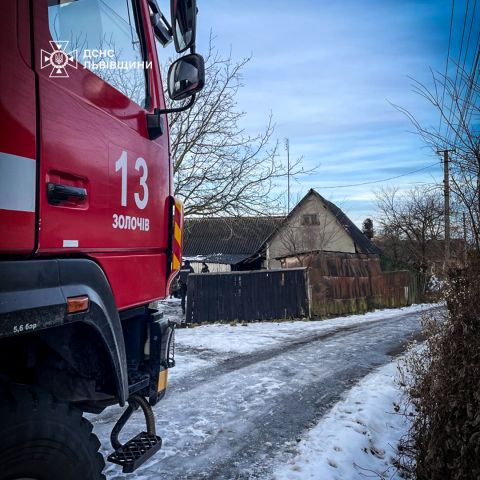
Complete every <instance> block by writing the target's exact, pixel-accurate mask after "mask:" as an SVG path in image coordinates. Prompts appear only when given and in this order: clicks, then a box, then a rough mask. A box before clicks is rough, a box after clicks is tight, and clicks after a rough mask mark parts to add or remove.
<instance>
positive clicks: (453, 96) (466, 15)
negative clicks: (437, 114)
mask: <svg viewBox="0 0 480 480" xmlns="http://www.w3.org/2000/svg"><path fill="white" fill-rule="evenodd" d="M469 7H470V0H467V8H466V11H465V17H464V19H463V28H462V39H461V41H460V52H459V54H458V62H457V68H456V71H455V81H454V82H453V89H452V94H451V97H452V101H451V102H450V111H449V114H448V124H447V129H449V130H450V132H448V130H447V133H448V135H447V138H448V140H450V133H451V130H452V128H451V125H452V115H453V111H454V108H455V107H454V103H455V102H456V101H457V99H456V93H457V80H458V72H459V70H460V63H461V61H462V53H463V40H464V38H465V27H466V26H467V18H468V10H469ZM469 38H470V35H469ZM467 48H468V46H467ZM446 81H447V79H446V78H445V82H446ZM453 120H454V118H453Z"/></svg>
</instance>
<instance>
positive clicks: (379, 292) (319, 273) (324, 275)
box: [285, 252, 423, 317]
mask: <svg viewBox="0 0 480 480" xmlns="http://www.w3.org/2000/svg"><path fill="white" fill-rule="evenodd" d="M303 261H304V262H305V263H307V264H308V266H309V281H310V289H311V307H310V309H311V314H312V316H313V317H326V316H332V315H344V314H350V313H364V312H367V311H369V310H373V309H375V308H389V307H390V308H393V307H403V306H406V305H410V304H412V303H416V302H419V301H421V300H422V294H423V283H422V278H421V275H420V274H416V273H414V272H410V271H406V270H402V271H390V272H385V271H382V268H381V265H380V259H379V257H378V256H376V255H363V254H349V253H330V252H323V253H322V254H311V255H309V256H305V258H304V259H303ZM299 263H300V262H299V260H298V259H297V258H292V257H290V258H287V259H286V262H285V264H286V266H287V267H297V266H298V264H299ZM305 263H304V264H305Z"/></svg>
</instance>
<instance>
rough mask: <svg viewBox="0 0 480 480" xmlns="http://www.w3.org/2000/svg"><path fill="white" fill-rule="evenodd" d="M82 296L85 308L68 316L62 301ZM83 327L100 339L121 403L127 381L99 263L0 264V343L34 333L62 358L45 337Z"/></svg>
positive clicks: (122, 351)
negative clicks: (86, 297) (86, 300)
mask: <svg viewBox="0 0 480 480" xmlns="http://www.w3.org/2000/svg"><path fill="white" fill-rule="evenodd" d="M81 295H87V296H88V298H89V308H88V310H87V311H84V312H79V313H74V314H69V313H67V308H66V305H67V298H69V297H75V296H81ZM77 324H78V325H81V324H83V327H81V326H74V325H77ZM85 327H87V328H89V329H91V330H90V331H91V332H92V334H93V333H95V334H96V335H97V337H96V338H98V339H100V340H101V343H102V345H103V346H104V351H105V352H106V355H107V357H108V359H109V361H110V363H111V366H112V372H113V376H114V381H115V385H116V390H117V392H116V393H117V397H118V402H119V403H120V405H124V403H125V401H126V398H127V397H128V377H127V366H126V355H125V345H124V340H123V331H122V325H121V321H120V317H119V314H118V310H117V308H116V305H115V300H114V297H113V293H112V290H111V288H110V285H109V283H108V280H107V278H106V276H105V274H104V272H103V270H102V269H101V268H100V267H99V265H98V264H97V263H95V262H94V261H92V260H90V259H86V258H76V259H45V260H43V259H42V260H20V261H15V260H11V261H4V262H0V343H4V341H15V343H21V342H22V338H25V340H27V339H29V340H30V339H31V338H32V335H33V336H36V337H38V338H39V339H41V340H42V341H44V342H45V343H46V344H47V345H48V346H49V347H50V348H52V349H53V350H55V351H56V352H57V353H59V355H60V356H62V357H64V355H62V352H61V351H60V352H59V351H58V345H56V344H57V343H58V342H55V341H52V338H49V337H50V333H54V331H55V332H60V330H62V335H66V333H67V332H66V330H63V329H64V328H66V329H69V330H71V331H77V332H78V331H85ZM70 333H71V332H70ZM67 361H68V360H67Z"/></svg>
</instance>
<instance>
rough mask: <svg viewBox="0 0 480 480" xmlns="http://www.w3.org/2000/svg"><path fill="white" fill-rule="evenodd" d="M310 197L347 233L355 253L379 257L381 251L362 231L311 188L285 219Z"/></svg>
mask: <svg viewBox="0 0 480 480" xmlns="http://www.w3.org/2000/svg"><path fill="white" fill-rule="evenodd" d="M311 195H314V196H316V197H317V198H318V199H319V200H320V201H321V202H322V203H323V204H324V205H325V206H326V207H327V208H328V209H329V210H330V212H331V213H332V214H333V215H334V216H335V218H336V219H337V221H338V222H339V223H340V225H342V226H343V228H344V229H345V231H346V232H347V233H348V235H350V237H351V239H352V240H353V243H354V244H355V250H356V252H357V253H369V254H373V255H380V254H381V253H382V251H381V250H380V249H379V248H378V247H377V246H376V245H374V244H373V242H371V241H370V239H368V238H367V237H366V236H365V235H364V234H363V233H362V231H361V230H360V229H359V228H358V227H357V226H356V225H355V224H354V223H353V222H352V221H351V220H350V219H349V218H348V217H347V216H346V215H345V213H344V212H343V211H342V210H341V209H340V208H338V207H337V206H336V205H335V204H334V203H332V202H329V201H328V200H327V199H325V198H323V197H322V196H321V195H320V194H319V193H318V192H317V191H316V190H314V189H313V188H311V189H310V190H309V191H308V193H307V194H306V195H305V196H304V197H303V198H302V199H301V200H300V202H298V203H297V205H295V207H294V208H293V210H292V211H291V212H290V213H289V214H288V217H287V218H289V217H291V216H292V215H293V214H294V212H295V211H296V210H297V209H298V208H300V206H301V205H302V204H303V203H304V202H305V201H306V199H307V198H308V197H310V196H311Z"/></svg>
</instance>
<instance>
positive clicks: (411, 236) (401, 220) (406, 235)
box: [375, 187, 444, 272]
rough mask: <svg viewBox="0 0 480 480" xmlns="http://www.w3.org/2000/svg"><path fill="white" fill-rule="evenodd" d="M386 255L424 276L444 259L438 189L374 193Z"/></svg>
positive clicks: (441, 205) (419, 188) (392, 190)
mask: <svg viewBox="0 0 480 480" xmlns="http://www.w3.org/2000/svg"><path fill="white" fill-rule="evenodd" d="M375 195H376V197H377V208H378V211H379V212H380V218H379V220H378V223H379V224H380V227H381V230H382V232H381V234H382V237H383V241H382V242H381V247H382V249H383V251H384V252H385V254H386V255H387V256H389V257H390V258H392V259H393V260H394V261H396V262H403V263H406V264H409V265H411V266H412V267H415V268H418V269H420V270H422V271H424V272H427V271H428V270H429V267H431V266H432V264H433V263H434V262H435V260H436V259H437V260H438V258H441V255H442V253H441V252H442V246H441V245H440V241H441V240H442V238H443V227H444V225H443V200H442V196H441V192H440V191H439V190H438V189H435V188H434V189H430V188H428V187H416V188H413V189H411V190H408V191H406V192H403V193H401V192H399V190H398V189H397V188H382V189H380V190H379V191H377V192H376V193H375Z"/></svg>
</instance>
